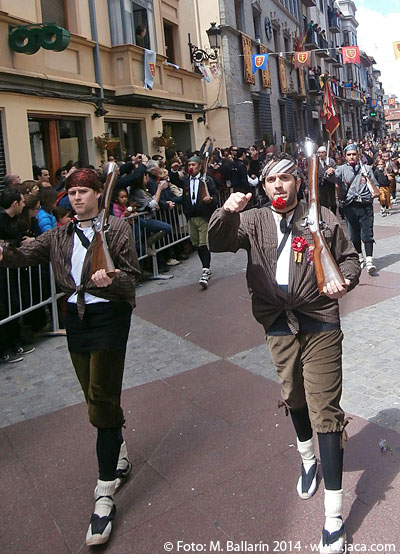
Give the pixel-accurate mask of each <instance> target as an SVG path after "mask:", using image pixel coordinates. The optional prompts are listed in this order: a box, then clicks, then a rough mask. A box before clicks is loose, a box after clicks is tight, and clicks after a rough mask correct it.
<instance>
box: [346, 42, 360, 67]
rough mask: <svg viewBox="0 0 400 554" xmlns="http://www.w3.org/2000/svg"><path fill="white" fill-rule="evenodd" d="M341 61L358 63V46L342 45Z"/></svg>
mask: <svg viewBox="0 0 400 554" xmlns="http://www.w3.org/2000/svg"><path fill="white" fill-rule="evenodd" d="M342 58H343V63H358V64H359V63H360V49H359V48H358V46H342Z"/></svg>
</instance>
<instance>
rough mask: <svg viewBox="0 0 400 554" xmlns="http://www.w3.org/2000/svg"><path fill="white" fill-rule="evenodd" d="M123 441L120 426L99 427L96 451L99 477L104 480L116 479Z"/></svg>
mask: <svg viewBox="0 0 400 554" xmlns="http://www.w3.org/2000/svg"><path fill="white" fill-rule="evenodd" d="M122 443H123V438H122V433H121V428H120V427H114V428H112V429H97V444H96V451H97V460H98V462H99V479H101V480H102V481H114V479H115V472H116V470H117V464H118V457H119V450H120V447H121V444H122Z"/></svg>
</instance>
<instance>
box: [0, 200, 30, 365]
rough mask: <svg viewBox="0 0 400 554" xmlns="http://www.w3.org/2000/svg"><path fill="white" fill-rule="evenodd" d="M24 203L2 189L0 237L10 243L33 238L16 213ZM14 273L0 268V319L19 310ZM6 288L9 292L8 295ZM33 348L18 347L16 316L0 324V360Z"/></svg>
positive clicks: (11, 359) (21, 243)
mask: <svg viewBox="0 0 400 554" xmlns="http://www.w3.org/2000/svg"><path fill="white" fill-rule="evenodd" d="M24 206H25V200H24V197H23V195H22V194H21V193H20V192H18V191H17V190H15V189H6V190H4V191H3V192H2V193H1V196H0V239H1V240H3V241H6V242H7V244H9V245H10V246H16V247H18V246H25V245H27V244H29V243H30V242H31V241H33V240H35V239H34V238H33V237H27V236H24V234H23V233H22V231H21V227H20V224H19V221H18V216H20V214H21V213H22V210H23V208H24ZM18 282H19V280H18V276H17V270H15V269H9V270H7V269H1V270H0V321H1V320H2V319H5V318H7V317H9V316H10V315H12V314H15V313H16V312H19V311H21V309H22V305H21V303H20V294H19V290H18ZM8 291H10V295H8ZM34 350H35V348H34V347H24V346H21V333H20V327H19V319H18V318H15V319H12V320H11V321H9V322H8V323H3V325H1V326H0V362H3V363H15V362H21V361H22V360H23V359H24V358H23V355H24V354H28V353H29V352H33V351H34Z"/></svg>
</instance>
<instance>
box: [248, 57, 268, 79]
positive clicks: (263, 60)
mask: <svg viewBox="0 0 400 554" xmlns="http://www.w3.org/2000/svg"><path fill="white" fill-rule="evenodd" d="M251 59H252V67H251V72H252V74H253V75H254V73H255V72H256V71H257V69H262V70H264V71H265V70H266V69H267V62H268V54H253V55H252V57H251Z"/></svg>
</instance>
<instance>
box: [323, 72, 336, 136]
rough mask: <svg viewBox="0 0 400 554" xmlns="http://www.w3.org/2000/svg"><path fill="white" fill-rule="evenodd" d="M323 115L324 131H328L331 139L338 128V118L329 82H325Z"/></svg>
mask: <svg viewBox="0 0 400 554" xmlns="http://www.w3.org/2000/svg"><path fill="white" fill-rule="evenodd" d="M323 115H324V117H325V119H326V121H325V129H326V130H327V131H328V133H329V134H330V136H331V138H332V135H333V133H334V132H335V131H336V129H337V128H338V127H339V118H338V115H337V112H336V107H335V102H334V99H333V97H332V92H331V85H330V82H329V80H327V81H326V83H325V91H324V108H323Z"/></svg>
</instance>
